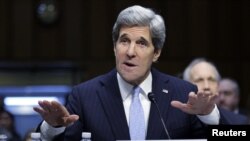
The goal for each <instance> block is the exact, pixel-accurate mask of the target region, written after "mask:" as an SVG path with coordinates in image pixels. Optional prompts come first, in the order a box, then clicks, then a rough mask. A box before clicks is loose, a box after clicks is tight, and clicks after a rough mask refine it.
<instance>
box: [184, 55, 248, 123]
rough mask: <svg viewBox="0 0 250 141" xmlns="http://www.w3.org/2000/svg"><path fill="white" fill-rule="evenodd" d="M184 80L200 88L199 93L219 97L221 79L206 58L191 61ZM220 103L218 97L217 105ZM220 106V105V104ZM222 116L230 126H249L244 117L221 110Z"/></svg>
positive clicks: (185, 71) (214, 67)
mask: <svg viewBox="0 0 250 141" xmlns="http://www.w3.org/2000/svg"><path fill="white" fill-rule="evenodd" d="M183 79H184V80H186V81H189V82H191V83H193V84H195V85H197V87H198V91H203V92H205V93H207V94H212V95H217V96H218V85H219V82H220V79H221V76H220V74H219V71H218V69H217V68H216V66H215V65H214V64H213V63H212V62H210V61H208V60H206V59H205V58H197V59H194V60H193V61H191V63H190V64H189V65H188V66H187V67H186V69H185V70H184V72H183ZM218 101H219V96H218V97H217V100H216V103H218ZM219 106H220V104H219ZM220 112H221V115H222V116H224V117H225V118H226V119H227V120H228V123H229V124H248V123H249V122H248V119H247V117H246V116H244V115H237V114H235V113H233V112H231V111H227V110H224V109H221V108H220Z"/></svg>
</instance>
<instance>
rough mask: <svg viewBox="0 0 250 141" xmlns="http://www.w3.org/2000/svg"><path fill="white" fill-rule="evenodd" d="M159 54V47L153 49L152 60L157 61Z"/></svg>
mask: <svg viewBox="0 0 250 141" xmlns="http://www.w3.org/2000/svg"><path fill="white" fill-rule="evenodd" d="M160 56H161V49H155V51H154V58H153V62H157V60H158V58H159V57H160Z"/></svg>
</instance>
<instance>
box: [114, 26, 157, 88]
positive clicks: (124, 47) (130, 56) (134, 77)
mask: <svg viewBox="0 0 250 141" xmlns="http://www.w3.org/2000/svg"><path fill="white" fill-rule="evenodd" d="M114 52H115V57H116V68H117V71H118V72H119V74H120V75H121V77H122V78H123V79H124V80H125V81H127V82H128V83H130V84H132V85H138V84H140V83H141V82H142V81H143V80H144V79H145V78H146V77H147V76H148V74H149V72H150V69H151V65H152V63H153V62H155V61H157V59H158V58H159V56H160V53H161V50H155V48H154V46H153V43H152V38H151V35H150V31H149V27H148V26H143V27H139V26H133V27H122V28H121V29H120V33H119V37H118V40H117V42H116V43H115V47H114Z"/></svg>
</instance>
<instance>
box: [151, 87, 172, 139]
mask: <svg viewBox="0 0 250 141" xmlns="http://www.w3.org/2000/svg"><path fill="white" fill-rule="evenodd" d="M148 98H149V100H150V101H151V102H152V103H154V104H155V106H156V109H157V112H158V114H159V116H160V119H161V123H162V125H163V128H164V131H165V133H166V135H167V136H168V139H171V138H170V135H169V133H168V129H167V127H166V125H165V122H164V120H163V118H162V115H161V112H160V109H159V106H158V104H157V102H156V99H155V94H154V93H152V92H149V93H148Z"/></svg>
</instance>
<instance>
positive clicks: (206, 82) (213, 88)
mask: <svg viewBox="0 0 250 141" xmlns="http://www.w3.org/2000/svg"><path fill="white" fill-rule="evenodd" d="M190 76H191V77H190V78H191V82H192V83H194V84H196V85H197V87H198V90H199V91H204V92H207V93H212V94H217V92H218V81H217V79H216V72H215V70H214V68H213V67H212V66H211V65H210V64H208V63H206V62H201V63H198V64H196V65H195V66H194V67H193V68H192V70H191V75H190Z"/></svg>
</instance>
